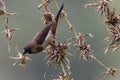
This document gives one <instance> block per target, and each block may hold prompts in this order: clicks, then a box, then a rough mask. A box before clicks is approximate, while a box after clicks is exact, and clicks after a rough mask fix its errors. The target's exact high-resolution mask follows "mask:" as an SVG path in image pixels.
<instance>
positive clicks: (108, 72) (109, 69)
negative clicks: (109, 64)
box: [102, 68, 119, 76]
mask: <svg viewBox="0 0 120 80" xmlns="http://www.w3.org/2000/svg"><path fill="white" fill-rule="evenodd" d="M117 70H119V69H114V68H107V71H106V72H103V73H102V74H103V75H105V76H108V75H112V76H115V73H116V71H117Z"/></svg>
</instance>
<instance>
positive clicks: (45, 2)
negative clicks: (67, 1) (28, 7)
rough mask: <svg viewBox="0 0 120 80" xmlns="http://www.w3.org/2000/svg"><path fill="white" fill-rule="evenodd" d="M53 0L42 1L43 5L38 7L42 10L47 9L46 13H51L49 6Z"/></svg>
mask: <svg viewBox="0 0 120 80" xmlns="http://www.w3.org/2000/svg"><path fill="white" fill-rule="evenodd" d="M52 1H53V0H42V3H40V4H39V5H38V9H41V8H42V7H44V8H45V11H47V12H49V9H48V4H50V3H51V2H52Z"/></svg>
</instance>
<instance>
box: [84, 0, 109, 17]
mask: <svg viewBox="0 0 120 80" xmlns="http://www.w3.org/2000/svg"><path fill="white" fill-rule="evenodd" d="M110 1H111V0H100V1H98V2H96V3H90V4H86V5H85V8H87V7H96V8H97V14H98V15H101V16H103V15H105V16H106V15H108V14H107V13H108V12H109V10H110V6H109V2H110Z"/></svg>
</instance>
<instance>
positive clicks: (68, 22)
mask: <svg viewBox="0 0 120 80" xmlns="http://www.w3.org/2000/svg"><path fill="white" fill-rule="evenodd" d="M54 4H55V5H56V7H57V8H58V9H59V8H60V7H59V6H58V4H57V2H56V0H54ZM64 19H65V21H66V22H67V23H68V25H69V26H70V27H72V24H71V23H70V21H69V20H68V19H67V17H66V16H64ZM72 29H73V32H74V34H75V36H77V32H76V31H75V29H74V27H72Z"/></svg>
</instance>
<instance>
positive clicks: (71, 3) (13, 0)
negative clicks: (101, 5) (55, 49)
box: [0, 0, 120, 80]
mask: <svg viewBox="0 0 120 80" xmlns="http://www.w3.org/2000/svg"><path fill="white" fill-rule="evenodd" d="M56 1H57V2H58V4H59V5H60V4H62V3H63V2H64V4H65V6H64V10H65V11H66V12H67V15H68V19H69V20H70V22H71V23H72V25H73V26H74V27H75V29H76V31H77V32H83V33H92V34H93V35H94V38H93V39H91V38H87V42H88V43H89V44H91V48H92V50H94V51H95V52H94V55H95V56H96V57H97V58H98V59H100V60H101V61H102V62H103V63H104V64H106V65H107V66H110V67H115V68H120V63H119V60H120V58H119V57H120V53H119V51H116V52H114V54H112V53H113V52H110V54H108V55H105V54H104V49H105V46H106V43H105V42H104V41H103V39H104V38H105V37H106V36H107V32H106V27H105V24H104V19H103V18H101V17H99V16H97V15H96V10H95V8H91V7H90V8H86V9H85V8H84V5H85V4H87V3H90V2H94V0H56ZM4 2H5V4H6V8H7V10H8V12H16V13H17V15H15V16H9V27H11V28H14V27H18V28H20V29H19V30H18V31H16V32H14V34H13V35H14V38H15V42H16V44H17V46H18V49H19V50H20V51H22V48H23V47H24V45H25V44H26V43H27V42H28V41H29V40H31V38H32V37H33V36H34V35H35V33H36V32H37V31H38V30H39V29H41V28H42V27H43V25H44V24H43V21H42V19H41V11H43V10H38V9H37V5H39V4H40V3H41V0H4ZM112 6H113V7H115V10H116V14H119V13H120V7H119V6H120V0H113V1H112ZM50 9H51V10H53V11H54V13H56V12H57V8H56V7H55V5H53V4H52V3H51V6H50ZM0 24H1V25H0V32H1V31H3V30H4V28H3V18H2V16H1V17H0ZM71 36H73V33H70V32H69V30H68V25H67V23H66V22H65V20H64V19H62V20H61V21H59V28H58V31H57V39H58V40H59V41H60V42H63V41H64V40H65V39H67V38H69V37H71ZM16 54H17V53H16V52H15V50H14V49H12V53H11V54H9V53H8V51H7V42H6V40H5V38H4V35H2V34H0V80H43V79H44V80H51V79H52V77H51V76H52V75H54V76H58V75H59V72H58V70H56V69H55V68H50V69H49V70H48V72H47V75H46V78H44V77H43V76H44V72H45V71H46V68H47V65H46V61H45V60H44V57H45V56H46V55H45V54H36V55H30V57H31V58H32V61H29V62H27V64H26V67H25V68H20V67H19V66H18V65H17V66H13V65H12V64H13V63H14V61H15V60H12V59H10V58H9V57H10V56H16ZM72 54H73V55H74V57H70V58H69V59H70V61H71V72H72V77H73V79H74V80H119V79H120V76H119V75H120V72H119V71H118V72H116V75H115V76H114V77H112V76H107V77H105V76H103V75H101V74H100V73H102V72H104V71H105V69H104V68H103V67H101V66H100V65H99V64H98V63H96V61H93V60H91V61H88V62H84V61H83V60H82V59H81V60H79V57H78V56H79V52H77V51H76V50H73V51H72Z"/></svg>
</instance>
